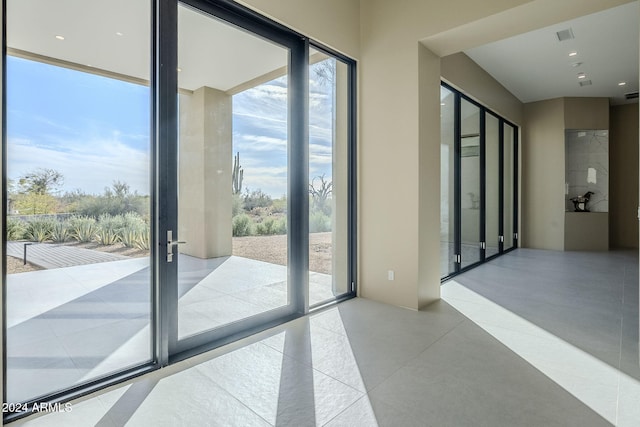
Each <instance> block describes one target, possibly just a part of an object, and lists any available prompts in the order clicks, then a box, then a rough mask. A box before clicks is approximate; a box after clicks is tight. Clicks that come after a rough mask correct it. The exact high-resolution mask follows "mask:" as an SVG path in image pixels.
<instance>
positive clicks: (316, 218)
mask: <svg viewBox="0 0 640 427" xmlns="http://www.w3.org/2000/svg"><path fill="white" fill-rule="evenodd" d="M324 231H331V218H330V217H328V216H327V215H325V214H323V213H322V212H319V211H314V212H311V215H309V233H321V232H324Z"/></svg>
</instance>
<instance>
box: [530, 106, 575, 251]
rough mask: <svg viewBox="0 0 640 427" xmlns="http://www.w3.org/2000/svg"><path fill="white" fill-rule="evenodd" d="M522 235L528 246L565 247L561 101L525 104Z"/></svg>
mask: <svg viewBox="0 0 640 427" xmlns="http://www.w3.org/2000/svg"><path fill="white" fill-rule="evenodd" d="M522 139H523V141H522V145H521V147H522V159H523V161H522V169H521V171H520V176H521V179H522V191H521V194H520V198H521V203H522V235H521V239H522V240H521V242H522V243H521V245H522V246H523V247H528V248H536V249H551V250H564V211H565V209H564V182H565V174H564V169H565V147H564V101H563V99H561V98H558V99H552V100H548V101H540V102H532V103H529V104H525V105H524V126H523V128H522Z"/></svg>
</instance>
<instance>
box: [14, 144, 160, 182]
mask: <svg viewBox="0 0 640 427" xmlns="http://www.w3.org/2000/svg"><path fill="white" fill-rule="evenodd" d="M7 151H8V153H7V154H8V155H7V169H8V171H7V174H8V176H9V178H12V179H16V178H18V177H19V176H21V175H23V174H24V173H26V172H29V171H32V170H34V169H37V168H50V169H55V170H57V171H59V172H60V173H62V175H63V176H64V189H63V191H66V190H73V189H76V188H79V189H81V190H82V191H85V192H87V193H94V194H99V193H102V192H103V191H104V188H105V187H110V186H111V184H112V183H113V181H116V180H119V181H124V182H126V183H127V184H129V185H130V186H131V189H132V190H136V191H138V192H139V193H141V194H149V193H150V191H149V162H150V158H149V153H148V152H147V151H142V150H136V149H134V148H132V147H130V146H128V145H126V144H123V143H122V142H120V141H117V140H88V141H82V142H78V141H64V142H62V143H61V144H60V145H59V146H58V147H56V148H52V147H51V146H38V145H36V144H33V143H32V141H29V140H25V139H19V138H10V139H9V141H8V148H7Z"/></svg>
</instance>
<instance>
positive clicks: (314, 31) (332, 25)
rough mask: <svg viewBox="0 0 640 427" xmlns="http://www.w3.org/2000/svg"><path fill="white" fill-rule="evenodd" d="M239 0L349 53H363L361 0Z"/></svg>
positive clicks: (292, 27)
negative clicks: (361, 42) (361, 48)
mask: <svg viewBox="0 0 640 427" xmlns="http://www.w3.org/2000/svg"><path fill="white" fill-rule="evenodd" d="M237 1H238V3H242V4H244V5H245V6H247V7H250V8H252V9H254V10H257V11H258V12H260V13H261V14H262V15H265V16H268V17H270V18H272V19H273V20H275V21H277V22H280V23H282V24H284V25H286V26H287V27H289V28H291V29H294V30H296V31H298V32H300V33H301V34H304V35H306V36H309V37H311V38H313V39H315V40H318V41H320V42H322V43H323V44H325V45H327V46H329V47H331V48H333V49H336V50H337V51H339V52H342V53H344V54H345V55H348V56H350V57H352V58H354V59H357V58H358V57H359V52H360V25H359V23H360V1H359V0H322V1H317V0H278V1H273V0H237Z"/></svg>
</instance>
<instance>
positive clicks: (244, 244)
mask: <svg viewBox="0 0 640 427" xmlns="http://www.w3.org/2000/svg"><path fill="white" fill-rule="evenodd" d="M67 244H68V245H70V246H75V247H78V248H84V249H91V250H94V251H101V252H109V253H114V254H119V255H125V256H130V257H146V256H149V252H148V251H143V250H140V249H133V248H127V247H125V246H124V245H123V244H122V243H118V244H115V245H110V246H103V245H100V244H97V243H78V242H70V243H67ZM233 255H236V256H241V257H245V258H251V259H255V260H258V261H264V262H269V263H272V264H278V265H287V236H248V237H234V238H233ZM36 270H42V268H40V267H38V266H36V265H33V264H30V263H27V265H22V260H21V259H18V258H13V257H10V256H8V257H7V274H13V273H24V272H27V271H36ZM309 270H311V271H315V272H318V273H326V274H331V233H330V232H329V233H312V234H310V235H309Z"/></svg>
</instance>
